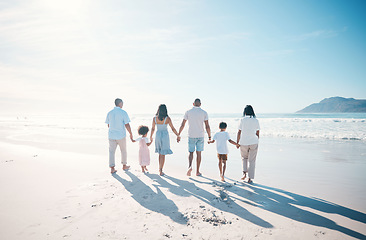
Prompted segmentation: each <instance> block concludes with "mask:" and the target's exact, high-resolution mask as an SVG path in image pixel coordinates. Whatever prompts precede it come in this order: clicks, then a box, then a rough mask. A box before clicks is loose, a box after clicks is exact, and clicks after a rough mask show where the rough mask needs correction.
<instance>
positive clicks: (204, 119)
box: [177, 98, 211, 176]
mask: <svg viewBox="0 0 366 240" xmlns="http://www.w3.org/2000/svg"><path fill="white" fill-rule="evenodd" d="M187 121H188V125H189V127H188V151H189V156H188V161H189V166H188V171H187V176H191V173H192V161H193V153H194V152H196V154H197V171H196V176H201V173H200V165H201V158H202V157H201V152H202V151H203V146H204V136H205V135H204V134H205V130H204V127H203V125H205V128H206V131H207V135H208V139H209V140H211V129H210V125H209V123H208V115H207V112H206V111H204V110H202V109H201V100H200V99H198V98H197V99H195V100H194V103H193V108H192V109H190V110H188V111H187V112H186V113H185V114H184V119H183V121H182V124H181V126H180V128H179V134H178V136H179V135H180V134H181V132H182V131H183V129H184V126H185V124H186V122H187ZM177 141H178V142H179V141H180V137H178V139H177Z"/></svg>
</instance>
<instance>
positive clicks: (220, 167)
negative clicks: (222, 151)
mask: <svg viewBox="0 0 366 240" xmlns="http://www.w3.org/2000/svg"><path fill="white" fill-rule="evenodd" d="M219 171H220V177H221V176H222V160H221V159H219Z"/></svg>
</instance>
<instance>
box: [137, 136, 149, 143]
mask: <svg viewBox="0 0 366 240" xmlns="http://www.w3.org/2000/svg"><path fill="white" fill-rule="evenodd" d="M141 140H145V142H146V143H150V139H149V138H147V137H139V138H137V139H136V140H135V141H136V142H139V141H141Z"/></svg>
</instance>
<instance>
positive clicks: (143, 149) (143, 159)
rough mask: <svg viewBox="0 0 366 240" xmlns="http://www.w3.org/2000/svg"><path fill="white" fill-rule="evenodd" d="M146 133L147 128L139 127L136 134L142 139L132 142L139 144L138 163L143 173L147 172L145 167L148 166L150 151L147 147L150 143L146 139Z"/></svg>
mask: <svg viewBox="0 0 366 240" xmlns="http://www.w3.org/2000/svg"><path fill="white" fill-rule="evenodd" d="M148 132H149V128H148V127H147V126H140V127H139V128H138V133H139V135H140V136H142V137H139V138H137V139H136V140H133V142H139V163H140V166H141V169H142V172H143V173H145V171H146V172H148V171H149V170H147V168H146V166H148V165H150V151H149V148H148V147H149V146H150V145H151V143H152V142H150V139H149V138H147V137H146V136H147V133H148Z"/></svg>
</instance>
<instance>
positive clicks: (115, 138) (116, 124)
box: [105, 98, 133, 174]
mask: <svg viewBox="0 0 366 240" xmlns="http://www.w3.org/2000/svg"><path fill="white" fill-rule="evenodd" d="M114 104H115V105H116V106H115V107H114V109H113V110H111V111H110V112H109V113H108V115H107V119H106V120H105V123H106V124H108V128H109V131H108V138H109V167H110V168H111V173H112V174H113V173H115V172H117V170H116V169H115V153H116V148H117V145H118V146H119V148H120V150H121V158H122V165H123V170H128V169H129V168H130V166H127V147H126V129H127V131H128V132H129V133H130V138H131V139H133V136H132V132H131V127H130V124H129V122H130V118H129V117H128V114H127V112H126V111H124V110H122V107H123V101H122V99H119V98H117V99H116V100H114Z"/></svg>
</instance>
